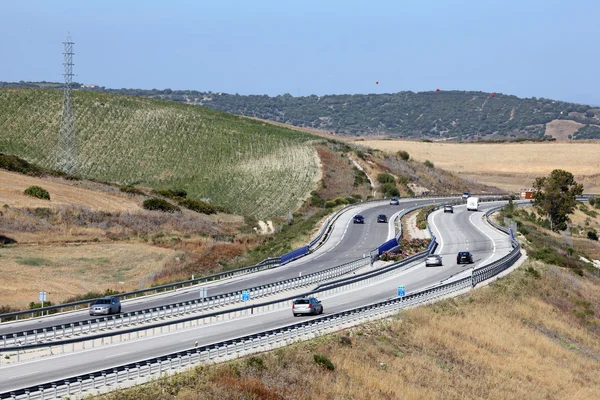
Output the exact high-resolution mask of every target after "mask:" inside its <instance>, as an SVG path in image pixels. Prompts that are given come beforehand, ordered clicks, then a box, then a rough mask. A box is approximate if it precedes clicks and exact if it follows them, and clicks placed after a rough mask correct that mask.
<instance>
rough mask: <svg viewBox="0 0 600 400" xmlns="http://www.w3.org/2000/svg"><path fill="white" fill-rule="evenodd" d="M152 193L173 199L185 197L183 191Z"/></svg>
mask: <svg viewBox="0 0 600 400" xmlns="http://www.w3.org/2000/svg"><path fill="white" fill-rule="evenodd" d="M152 193H154V194H159V195H161V196H165V197H168V198H170V199H174V198H176V197H184V198H185V197H187V192H186V191H185V190H183V189H162V190H153V191H152Z"/></svg>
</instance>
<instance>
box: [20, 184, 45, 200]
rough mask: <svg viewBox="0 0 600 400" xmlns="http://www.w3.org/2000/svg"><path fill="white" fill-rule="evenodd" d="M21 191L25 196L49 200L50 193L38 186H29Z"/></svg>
mask: <svg viewBox="0 0 600 400" xmlns="http://www.w3.org/2000/svg"><path fill="white" fill-rule="evenodd" d="M23 193H24V194H26V195H27V196H31V197H37V198H38V199H42V200H50V193H48V191H47V190H46V189H44V188H41V187H39V186H29V187H28V188H27V189H25V191H24V192H23Z"/></svg>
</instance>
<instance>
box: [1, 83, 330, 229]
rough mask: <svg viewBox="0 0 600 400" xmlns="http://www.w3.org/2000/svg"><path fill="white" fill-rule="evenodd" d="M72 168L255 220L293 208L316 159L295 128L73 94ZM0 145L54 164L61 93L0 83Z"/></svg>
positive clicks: (315, 169)
mask: <svg viewBox="0 0 600 400" xmlns="http://www.w3.org/2000/svg"><path fill="white" fill-rule="evenodd" d="M73 96H74V100H73V101H74V105H75V110H76V111H75V112H76V128H77V135H78V143H79V144H78V153H79V156H78V160H79V162H78V164H77V173H78V175H80V176H82V177H85V178H92V179H98V180H103V181H108V182H114V183H118V184H122V185H125V184H136V185H145V186H150V187H153V188H173V187H177V188H183V189H185V190H186V191H187V192H188V195H189V197H194V198H203V199H209V200H210V201H211V202H213V203H215V204H219V205H223V206H225V207H227V208H229V209H231V210H232V211H234V212H237V213H240V214H245V215H254V216H256V217H258V218H266V217H273V216H277V215H283V214H286V213H287V212H288V211H293V210H295V209H297V208H298V207H299V205H300V203H301V202H302V200H303V198H304V196H306V195H307V194H308V193H309V192H310V191H311V190H312V189H313V188H314V186H315V180H316V179H318V176H319V174H320V171H319V160H318V156H317V154H316V151H315V149H314V148H313V146H312V143H311V141H312V140H315V139H316V138H315V137H313V136H310V135H308V134H306V133H303V132H298V131H292V130H288V129H284V128H281V127H277V126H273V125H270V124H265V123H262V122H260V121H254V120H249V119H246V118H240V117H237V116H233V115H229V114H224V113H221V112H217V111H213V110H209V109H205V108H201V107H197V106H191V105H185V104H178V103H174V102H167V101H160V100H152V99H145V98H139V97H126V96H119V95H110V94H99V93H87V92H79V91H77V92H74V93H73ZM0 110H2V112H1V113H0V152H3V153H7V154H14V155H18V156H20V157H23V158H25V159H27V160H28V161H30V162H34V163H36V164H39V165H41V166H44V167H48V168H55V167H56V166H57V165H58V164H57V160H58V159H59V158H61V153H60V152H59V149H58V148H57V147H58V145H57V143H58V132H59V127H60V119H61V113H62V92H61V91H59V90H40V89H2V90H0Z"/></svg>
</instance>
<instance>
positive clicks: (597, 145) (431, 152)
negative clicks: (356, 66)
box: [360, 140, 600, 193]
mask: <svg viewBox="0 0 600 400" xmlns="http://www.w3.org/2000/svg"><path fill="white" fill-rule="evenodd" d="M360 144H362V145H365V146H370V147H374V148H377V149H380V150H382V151H386V152H397V151H398V150H405V151H407V152H408V153H409V154H410V156H411V158H413V159H415V160H417V161H421V162H422V161H425V160H430V161H432V162H433V163H434V164H435V166H436V167H440V168H442V169H445V170H448V171H452V172H455V173H459V174H460V176H461V177H465V178H469V179H473V180H475V181H477V182H480V183H483V184H486V185H490V186H496V187H499V188H502V189H505V190H511V191H516V190H518V189H521V188H525V187H530V186H531V185H532V183H533V180H534V179H535V177H537V176H544V175H548V174H549V173H550V172H551V171H552V170H553V169H556V168H560V169H564V170H567V171H569V172H571V173H572V174H573V175H575V176H576V177H577V179H578V180H579V181H582V182H583V184H584V189H585V191H586V192H588V193H594V192H596V193H597V192H600V177H599V176H598V173H599V172H600V141H589V142H568V143H563V142H560V143H556V142H554V143H490V144H481V143H439V142H438V143H426V142H414V141H404V140H365V141H361V142H360Z"/></svg>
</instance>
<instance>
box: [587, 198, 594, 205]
mask: <svg viewBox="0 0 600 400" xmlns="http://www.w3.org/2000/svg"><path fill="white" fill-rule="evenodd" d="M588 201H589V203H590V206H593V205H594V204H595V203H596V198H595V197H590V198H589V199H588Z"/></svg>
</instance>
